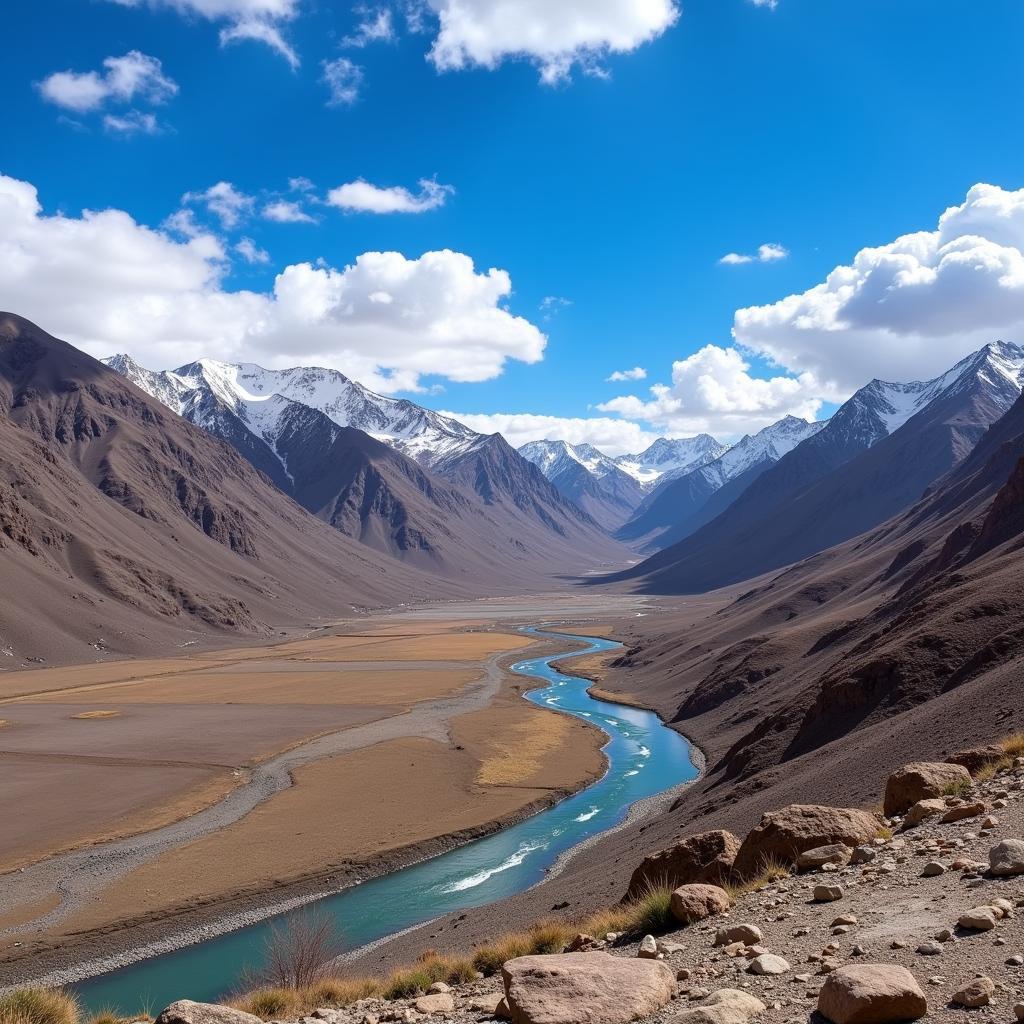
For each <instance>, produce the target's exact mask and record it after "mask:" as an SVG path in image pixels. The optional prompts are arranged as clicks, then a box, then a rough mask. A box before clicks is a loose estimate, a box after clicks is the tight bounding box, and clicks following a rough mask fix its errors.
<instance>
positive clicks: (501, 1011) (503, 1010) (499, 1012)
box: [494, 996, 512, 1020]
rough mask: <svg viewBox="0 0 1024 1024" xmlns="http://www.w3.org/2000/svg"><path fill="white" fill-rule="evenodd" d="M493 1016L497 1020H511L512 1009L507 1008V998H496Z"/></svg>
mask: <svg viewBox="0 0 1024 1024" xmlns="http://www.w3.org/2000/svg"><path fill="white" fill-rule="evenodd" d="M494 1016H495V1017H497V1018H498V1019H499V1020H511V1019H512V1011H511V1010H510V1009H509V1008H508V1000H507V999H506V998H505V997H504V996H502V997H501V998H500V999H499V1000H498V1005H497V1006H496V1007H495V1008H494Z"/></svg>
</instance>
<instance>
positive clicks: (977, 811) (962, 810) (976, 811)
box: [939, 802, 986, 825]
mask: <svg viewBox="0 0 1024 1024" xmlns="http://www.w3.org/2000/svg"><path fill="white" fill-rule="evenodd" d="M985 810H986V808H985V805H984V804H983V803H980V802H977V803H970V804H959V805H958V806H956V807H951V808H950V809H949V810H948V811H946V813H945V814H944V815H943V816H942V817H941V818H940V819H939V824H940V825H952V824H953V823H954V822H956V821H963V820H964V819H965V818H977V817H978V816H979V815H982V814H984V813H985Z"/></svg>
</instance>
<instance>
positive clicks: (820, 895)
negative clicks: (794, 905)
mask: <svg viewBox="0 0 1024 1024" xmlns="http://www.w3.org/2000/svg"><path fill="white" fill-rule="evenodd" d="M842 898H843V889H842V886H839V885H816V886H815V887H814V901H815V902H816V903H833V902H835V901H836V900H841V899H842Z"/></svg>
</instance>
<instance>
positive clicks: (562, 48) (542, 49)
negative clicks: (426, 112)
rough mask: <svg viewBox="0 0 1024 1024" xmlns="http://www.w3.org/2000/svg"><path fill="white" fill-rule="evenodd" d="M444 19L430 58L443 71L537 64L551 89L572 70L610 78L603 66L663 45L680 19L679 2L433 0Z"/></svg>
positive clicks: (430, 2)
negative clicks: (512, 62)
mask: <svg viewBox="0 0 1024 1024" xmlns="http://www.w3.org/2000/svg"><path fill="white" fill-rule="evenodd" d="M428 6H429V8H430V10H431V11H432V12H433V13H434V14H435V15H436V17H437V20H438V32H437V36H436V38H435V40H434V44H433V46H432V47H431V50H430V54H429V58H430V60H431V61H432V62H433V63H434V65H435V66H436V67H437V69H438V70H439V71H452V70H461V69H464V68H468V67H485V68H495V67H497V66H498V65H499V64H501V63H502V61H504V60H507V59H526V60H530V61H532V62H533V63H534V64H536V65H537V67H538V68H539V70H540V77H541V81H543V82H545V83H547V84H548V85H552V84H554V83H557V82H561V81H564V80H566V79H567V78H569V77H570V75H571V73H572V69H573V67H579V68H580V69H582V70H583V71H584V73H591V74H603V73H604V72H603V69H602V61H604V60H605V59H606V58H607V57H608V56H609V55H611V54H615V53H630V52H632V51H633V50H635V49H637V48H638V47H640V46H642V45H643V44H644V43H647V42H650V41H651V40H653V39H656V38H657V37H658V36H660V35H661V34H662V33H664V32H665V31H666V30H667V29H669V28H671V26H672V25H674V24H675V22H676V20H677V19H678V18H679V13H680V12H679V7H678V5H677V4H676V2H675V0H640V2H638V0H558V2H557V3H555V2H552V0H428Z"/></svg>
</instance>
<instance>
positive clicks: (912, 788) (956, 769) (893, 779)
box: [883, 762, 971, 818]
mask: <svg viewBox="0 0 1024 1024" xmlns="http://www.w3.org/2000/svg"><path fill="white" fill-rule="evenodd" d="M970 784H971V775H970V773H969V772H968V771H967V769H966V768H964V766H963V765H960V764H940V763H927V762H916V763H914V764H908V765H904V766H903V767H902V768H900V769H899V770H898V771H895V772H893V773H892V775H890V776H889V780H888V782H886V784H885V803H884V806H883V813H884V814H885V816H886V817H887V818H891V817H893V816H894V815H897V814H903V813H904V812H905V811H908V810H909V809H910V808H911V807H913V806H914V804H916V803H917V802H918V800H934V799H935V798H936V797H940V796H943V795H945V794H946V793H947V792H949V791H950V789H953V788H956V787H958V786H964V787H966V786H969V785H970Z"/></svg>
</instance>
